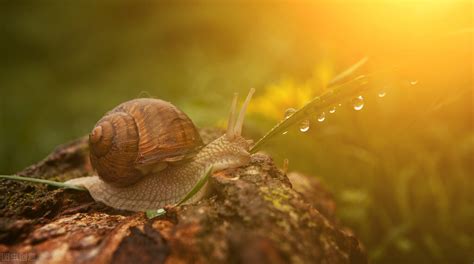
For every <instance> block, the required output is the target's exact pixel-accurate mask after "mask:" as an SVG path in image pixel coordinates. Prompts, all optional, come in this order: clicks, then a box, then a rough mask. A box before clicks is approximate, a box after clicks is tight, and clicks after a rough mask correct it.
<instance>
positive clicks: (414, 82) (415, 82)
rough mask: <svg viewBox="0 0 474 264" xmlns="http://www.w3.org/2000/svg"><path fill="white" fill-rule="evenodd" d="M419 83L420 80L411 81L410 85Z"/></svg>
mask: <svg viewBox="0 0 474 264" xmlns="http://www.w3.org/2000/svg"><path fill="white" fill-rule="evenodd" d="M417 84H418V80H413V81H410V85H417Z"/></svg>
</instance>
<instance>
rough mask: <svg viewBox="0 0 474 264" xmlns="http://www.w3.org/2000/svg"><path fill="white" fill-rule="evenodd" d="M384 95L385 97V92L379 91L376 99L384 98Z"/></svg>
mask: <svg viewBox="0 0 474 264" xmlns="http://www.w3.org/2000/svg"><path fill="white" fill-rule="evenodd" d="M385 95H387V92H385V91H383V90H382V91H379V93H378V94H377V96H378V97H380V98H382V97H385Z"/></svg>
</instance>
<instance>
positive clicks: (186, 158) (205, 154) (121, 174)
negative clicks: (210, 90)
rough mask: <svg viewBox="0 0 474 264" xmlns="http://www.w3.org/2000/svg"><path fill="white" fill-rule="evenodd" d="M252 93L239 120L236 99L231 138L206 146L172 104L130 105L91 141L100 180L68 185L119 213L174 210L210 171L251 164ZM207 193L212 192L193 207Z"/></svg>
mask: <svg viewBox="0 0 474 264" xmlns="http://www.w3.org/2000/svg"><path fill="white" fill-rule="evenodd" d="M253 92H254V90H253V89H252V90H251V91H250V93H249V95H248V96H247V99H246V100H245V102H244V105H243V107H242V109H241V111H240V113H239V115H238V117H237V113H236V111H235V108H236V102H237V96H234V99H233V102H232V107H231V114H230V117H229V122H228V128H227V131H226V133H225V134H224V135H223V136H221V137H219V138H217V139H216V140H214V141H212V142H211V143H209V144H207V145H205V146H204V145H203V143H202V140H201V138H200V136H199V133H198V132H197V129H196V128H195V126H194V124H193V123H192V121H191V120H190V119H189V118H188V117H187V116H186V115H185V114H184V113H183V112H181V111H180V110H179V109H177V108H176V107H175V106H173V105H171V104H170V103H167V102H164V101H162V100H158V99H136V100H132V101H128V102H125V103H123V104H121V105H119V106H117V107H116V108H114V109H113V110H112V111H110V112H108V113H107V114H106V115H105V116H104V117H103V118H101V119H100V120H99V121H98V122H97V124H96V126H95V127H94V129H93V130H92V132H91V134H90V135H89V146H90V156H91V163H92V165H93V167H94V168H95V169H96V171H97V173H98V175H97V176H88V177H81V178H77V179H72V180H69V181H67V182H66V183H68V184H73V185H77V186H81V187H84V188H86V189H87V190H88V191H89V193H90V194H91V196H92V198H93V199H94V200H96V201H100V202H103V203H105V204H106V205H108V206H111V207H113V208H117V209H124V210H130V211H145V210H151V209H158V208H161V207H163V206H164V205H168V204H175V203H176V202H178V201H179V200H180V199H181V198H182V197H183V196H184V195H185V194H187V193H188V192H189V191H190V190H191V189H192V188H193V186H194V185H195V184H196V182H197V181H198V180H199V179H200V178H201V177H202V176H203V174H204V173H205V172H206V171H207V169H209V168H210V167H212V168H213V171H217V170H223V169H227V168H235V167H240V166H243V165H246V164H248V162H249V160H250V154H249V152H248V151H249V147H250V142H249V140H246V139H244V138H243V137H242V136H241V132H242V125H243V120H244V115H245V109H246V107H247V105H248V103H249V101H250V98H251V96H252V94H253ZM206 193H207V186H206V187H204V188H202V189H201V190H200V191H199V192H198V193H197V194H196V195H194V196H193V197H192V199H190V200H189V201H188V202H194V201H197V200H199V199H201V198H202V197H203V196H205V194H206Z"/></svg>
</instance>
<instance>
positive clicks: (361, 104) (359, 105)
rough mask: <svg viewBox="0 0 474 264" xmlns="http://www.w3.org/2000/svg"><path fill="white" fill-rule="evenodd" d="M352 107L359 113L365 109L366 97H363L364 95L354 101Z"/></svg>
mask: <svg viewBox="0 0 474 264" xmlns="http://www.w3.org/2000/svg"><path fill="white" fill-rule="evenodd" d="M352 107H353V108H354V110H356V111H359V110H361V109H362V108H364V97H362V95H359V96H357V97H356V98H354V99H352Z"/></svg>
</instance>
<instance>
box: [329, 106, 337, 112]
mask: <svg viewBox="0 0 474 264" xmlns="http://www.w3.org/2000/svg"><path fill="white" fill-rule="evenodd" d="M329 113H330V114H334V113H336V107H335V106H333V107H331V108H329Z"/></svg>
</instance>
